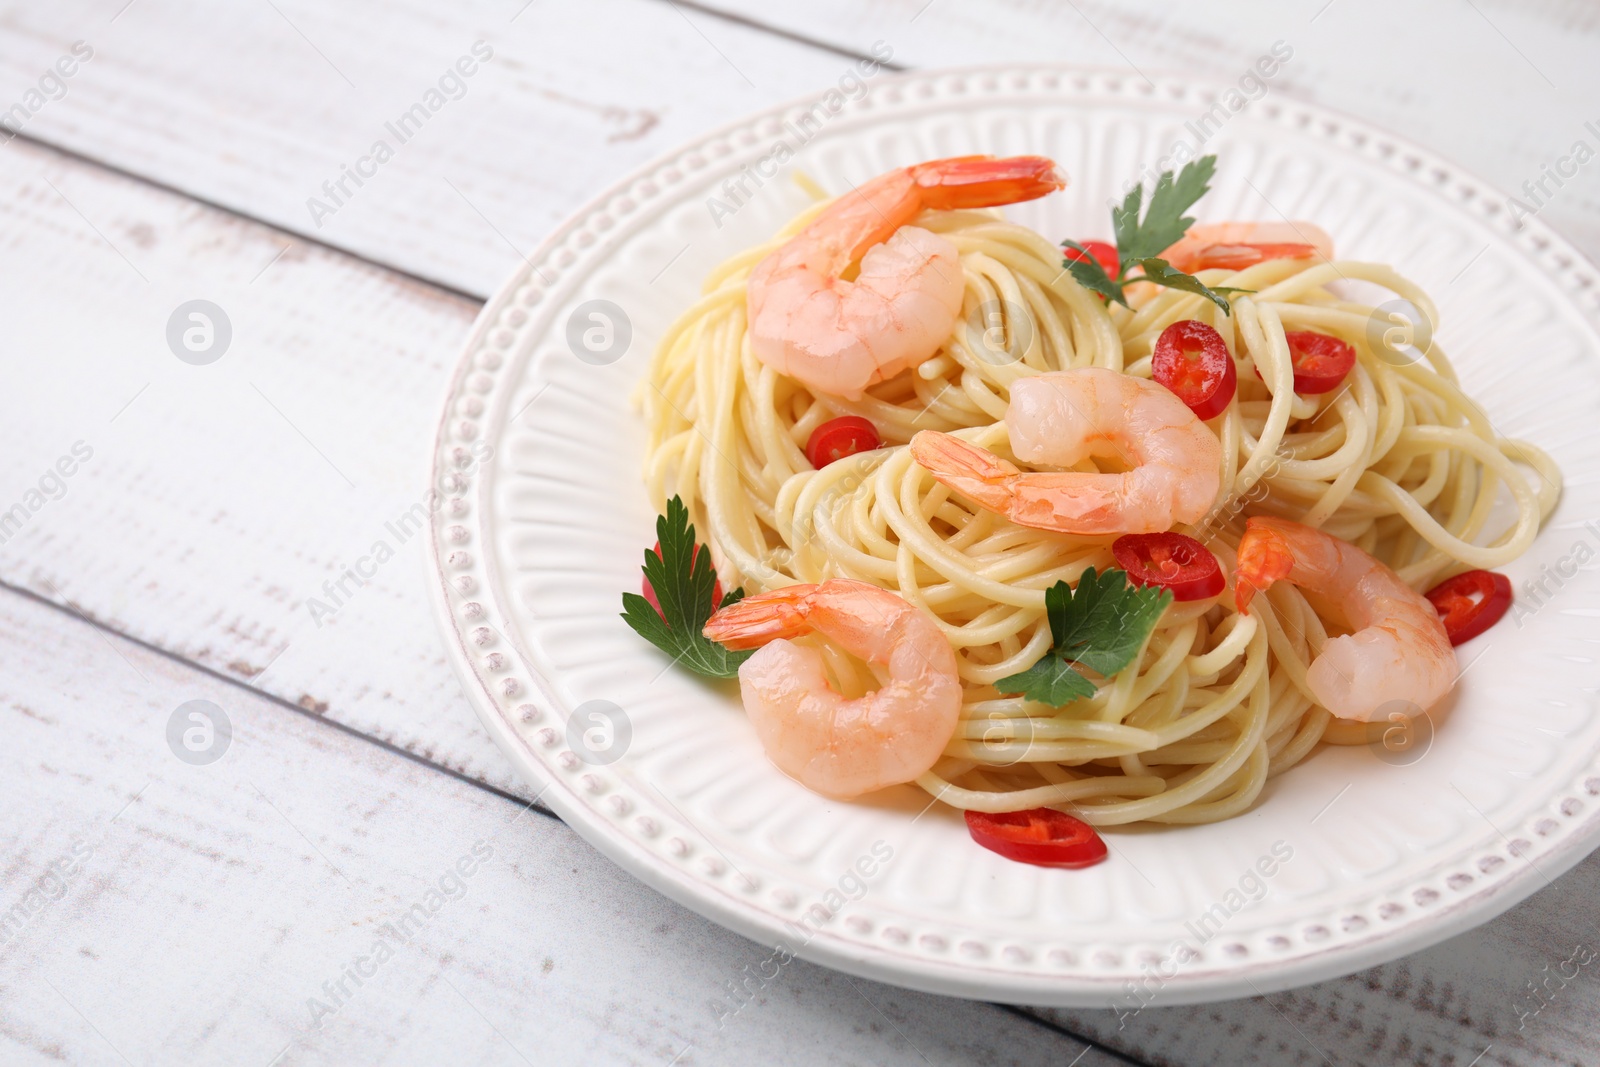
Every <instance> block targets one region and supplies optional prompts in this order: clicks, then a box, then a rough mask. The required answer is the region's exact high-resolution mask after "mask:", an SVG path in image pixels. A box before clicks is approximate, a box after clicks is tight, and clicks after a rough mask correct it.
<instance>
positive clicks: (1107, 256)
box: [1065, 241, 1122, 278]
mask: <svg viewBox="0 0 1600 1067" xmlns="http://www.w3.org/2000/svg"><path fill="white" fill-rule="evenodd" d="M1078 243H1079V244H1080V245H1082V246H1083V248H1084V251H1085V252H1088V253H1089V255H1087V256H1086V255H1084V254H1083V252H1080V251H1078V250H1077V249H1076V248H1072V247H1070V246H1069V247H1067V248H1066V249H1065V252H1066V257H1067V262H1068V263H1076V262H1079V261H1080V260H1081V261H1087V260H1088V259H1089V258H1091V257H1093V259H1094V261H1095V262H1096V263H1099V264H1100V266H1101V267H1103V268H1104V269H1105V272H1106V273H1107V274H1109V275H1111V276H1112V277H1113V278H1115V277H1116V276H1117V271H1118V270H1119V269H1120V268H1121V267H1122V261H1121V260H1120V259H1119V258H1118V256H1117V246H1116V245H1113V244H1107V243H1106V242H1104V241H1079V242H1078Z"/></svg>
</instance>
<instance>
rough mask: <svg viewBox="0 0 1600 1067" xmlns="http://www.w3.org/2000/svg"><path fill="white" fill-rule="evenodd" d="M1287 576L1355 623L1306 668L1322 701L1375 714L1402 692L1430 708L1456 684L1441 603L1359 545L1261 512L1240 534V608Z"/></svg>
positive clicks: (1353, 713)
mask: <svg viewBox="0 0 1600 1067" xmlns="http://www.w3.org/2000/svg"><path fill="white" fill-rule="evenodd" d="M1279 579H1282V580H1284V581H1287V582H1290V583H1292V584H1294V585H1297V586H1299V587H1300V588H1302V589H1305V590H1308V591H1309V592H1312V593H1314V594H1317V595H1319V596H1322V597H1325V598H1326V599H1327V600H1328V601H1329V602H1330V603H1331V604H1333V605H1334V606H1335V607H1336V608H1337V609H1338V610H1340V611H1342V612H1343V613H1344V616H1345V620H1344V621H1345V622H1347V623H1349V624H1350V627H1351V629H1352V630H1353V632H1352V633H1350V634H1347V635H1345V636H1343V637H1335V638H1333V639H1331V640H1329V641H1328V642H1326V643H1325V644H1324V645H1323V646H1322V652H1321V653H1320V654H1319V655H1318V656H1317V658H1316V659H1315V660H1313V661H1312V663H1311V667H1310V669H1309V670H1307V671H1306V683H1307V685H1309V686H1310V688H1311V693H1312V695H1313V696H1315V697H1316V698H1317V703H1319V704H1321V705H1322V706H1323V707H1325V708H1327V709H1328V710H1329V711H1330V712H1332V713H1333V714H1334V715H1337V716H1338V717H1339V718H1341V719H1359V720H1361V721H1362V722H1371V721H1373V719H1375V718H1377V717H1378V712H1379V710H1380V709H1381V708H1383V707H1384V706H1385V705H1389V704H1392V703H1393V702H1394V701H1397V700H1403V701H1409V702H1410V703H1412V704H1414V705H1416V706H1417V707H1418V708H1421V709H1423V710H1426V709H1427V708H1429V707H1431V706H1432V705H1433V704H1434V703H1435V702H1437V701H1438V700H1439V698H1440V697H1442V696H1444V695H1445V694H1446V693H1448V692H1449V691H1450V687H1451V686H1452V685H1454V684H1455V679H1456V654H1455V650H1454V649H1452V648H1451V647H1450V638H1449V637H1448V636H1446V635H1445V630H1444V624H1443V623H1442V622H1440V621H1439V616H1438V613H1437V612H1435V611H1434V610H1433V605H1432V604H1430V603H1428V601H1427V598H1426V597H1424V596H1422V594H1420V593H1418V592H1417V591H1416V590H1414V589H1412V588H1411V587H1410V586H1409V585H1407V584H1406V583H1405V582H1403V581H1401V580H1400V576H1399V575H1398V574H1396V573H1395V572H1394V571H1392V570H1390V569H1389V568H1388V567H1386V566H1384V565H1383V564H1382V563H1380V562H1378V561H1377V560H1375V559H1373V558H1372V557H1371V556H1369V555H1367V554H1366V553H1365V552H1363V551H1361V549H1359V548H1357V547H1356V546H1355V545H1352V544H1350V543H1349V542H1347V541H1341V540H1339V539H1338V538H1337V537H1330V536H1329V535H1327V534H1325V533H1323V532H1322V531H1321V530H1313V529H1312V528H1311V527H1309V526H1302V525H1301V524H1300V523H1298V522H1290V521H1289V520H1288V519H1274V518H1267V517H1262V516H1256V517H1253V518H1251V519H1250V520H1249V521H1248V522H1247V523H1246V524H1245V532H1244V537H1243V538H1242V539H1241V540H1240V541H1239V565H1238V570H1237V572H1236V584H1235V586H1234V603H1235V604H1236V605H1237V606H1238V608H1239V611H1240V612H1241V613H1244V612H1245V611H1246V609H1247V608H1248V606H1249V604H1250V600H1251V598H1252V597H1254V596H1255V594H1256V591H1257V590H1259V589H1266V588H1268V587H1269V586H1271V585H1272V583H1273V582H1275V581H1278V580H1279Z"/></svg>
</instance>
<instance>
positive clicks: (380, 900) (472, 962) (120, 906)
mask: <svg viewBox="0 0 1600 1067" xmlns="http://www.w3.org/2000/svg"><path fill="white" fill-rule="evenodd" d="M108 661H109V662H108ZM191 700H207V701H211V702H213V703H214V704H215V705H217V706H218V707H220V708H221V709H222V710H223V713H224V714H225V715H226V716H227V717H228V719H229V720H230V722H231V724H232V730H233V732H232V738H231V742H230V743H229V744H228V746H227V747H226V749H225V750H223V753H222V755H221V758H220V759H219V760H217V761H215V762H212V763H209V764H206V765H191V764H188V763H185V762H182V761H180V760H178V759H177V758H175V756H174V754H173V751H172V750H170V749H169V747H168V741H167V736H166V730H167V722H168V719H169V717H170V716H171V715H172V714H173V712H174V711H175V709H177V708H178V707H179V705H181V704H183V703H185V702H188V701H191ZM0 728H3V730H4V732H5V735H6V737H7V739H8V744H6V745H5V746H3V748H0V841H3V843H4V855H5V861H4V867H3V871H4V877H3V881H0V884H3V891H4V898H3V899H0V908H3V909H6V911H5V912H4V913H0V914H4V915H10V914H12V912H11V909H14V908H20V909H21V913H22V915H23V916H24V917H25V918H24V919H23V920H21V921H18V922H15V923H12V922H8V923H7V925H6V926H5V928H4V933H3V935H0V939H3V941H4V944H3V947H0V1061H3V1062H5V1063H8V1064H21V1063H36V1062H61V1061H65V1062H68V1063H75V1064H100V1063H122V1062H124V1061H126V1062H128V1063H141V1064H142V1063H184V1064H212V1063H215V1064H262V1065H265V1064H268V1063H275V1064H278V1065H279V1067H290V1065H301V1064H324V1063H326V1064H349V1063H368V1064H398V1063H408V1064H409V1063H444V1062H454V1063H519V1062H523V1063H629V1064H656V1065H659V1064H664V1063H667V1062H669V1061H672V1062H676V1063H679V1064H685V1065H687V1064H697V1063H702V1064H703V1063H735V1062H738V1063H775V1064H779V1063H781V1064H809V1063H817V1062H828V1063H846V1064H868V1063H875V1064H907V1065H909V1064H925V1063H935V1064H952V1065H954V1064H968V1063H979V1062H981V1063H996V1064H1013V1065H1033V1064H1039V1065H1045V1064H1050V1065H1057V1067H1059V1065H1061V1064H1065V1063H1068V1062H1073V1057H1074V1056H1078V1055H1079V1054H1080V1053H1084V1051H1085V1046H1084V1044H1083V1043H1082V1042H1080V1041H1075V1040H1073V1039H1071V1038H1070V1037H1067V1036H1064V1035H1062V1034H1060V1033H1058V1032H1056V1031H1053V1030H1051V1029H1049V1028H1047V1027H1045V1026H1044V1025H1041V1024H1039V1023H1037V1022H1032V1021H1028V1020H1026V1019H1024V1018H1021V1017H1019V1016H1017V1015H1015V1014H1012V1013H1009V1012H1005V1011H1002V1010H1001V1009H998V1008H994V1007H990V1006H988V1005H983V1004H974V1003H969V1002H964V1001H955V1000H948V999H945V998H940V997H933V996H928V995H924V994H919V993H911V992H907V991H904V990H899V989H893V988H890V987H887V986H883V985H879V984H877V983H874V982H868V981H863V980H859V979H851V978H846V977H845V976H843V975H839V974H836V973H833V972H831V971H828V970H826V969H823V968H820V967H814V966H812V965H810V964H807V963H803V962H800V961H793V962H790V963H788V964H787V965H785V966H782V967H779V966H778V965H777V964H773V965H772V966H771V967H769V968H766V969H765V970H762V969H761V968H760V964H761V963H762V961H764V960H766V959H767V957H768V956H769V955H770V950H768V949H765V948H763V947H761V946H759V945H756V944H754V943H752V942H749V941H746V940H744V939H743V938H741V937H738V936H736V935H734V934H731V933H728V932H726V931H724V930H722V929H720V928H718V927H716V926H714V925H712V924H711V923H709V922H707V921H706V920H704V919H701V918H700V917H699V916H696V915H694V914H692V913H690V912H688V911H686V910H684V909H683V908H680V907H678V906H677V905H675V904H672V903H670V902H669V901H667V900H666V899H665V898H664V897H661V896H659V895H657V894H656V893H654V892H653V891H651V890H649V889H646V888H645V887H644V886H643V885H641V884H639V883H638V882H636V881H634V880H633V879H632V878H630V877H628V876H627V875H625V874H623V873H622V872H621V871H620V870H618V869H617V868H616V867H614V866H613V865H612V864H611V863H609V862H607V861H606V860H605V859H604V858H602V857H601V856H600V855H599V854H598V853H596V852H594V851H593V850H592V849H590V848H589V846H588V845H586V844H585V843H584V842H583V841H582V840H580V839H579V838H578V837H577V836H576V835H574V834H573V833H572V832H571V831H570V830H568V829H567V828H566V827H565V826H564V825H563V824H562V823H560V822H559V821H558V820H556V819H554V818H551V817H548V816H545V815H542V814H539V813H537V812H536V811H529V810H528V809H527V808H526V806H525V805H523V804H520V803H515V802H512V801H510V800H508V799H505V798H502V797H497V796H495V795H493V794H491V793H488V792H486V791H484V790H482V789H479V788H476V787H474V786H472V785H470V784H468V783H465V782H461V781H459V780H456V779H454V778H451V777H449V776H446V775H443V774H440V773H439V772H437V771H435V770H433V769H430V768H428V767H425V766H423V765H420V764H419V763H417V762H415V761H413V760H410V759H407V758H405V757H402V756H400V755H397V754H395V753H392V752H388V751H385V750H384V749H381V748H378V747H376V746H374V745H371V744H368V743H366V742H364V741H362V740H360V739H359V738H355V737H351V736H348V735H346V734H343V733H340V732H338V731H334V730H330V729H328V728H327V727H325V726H323V725H321V724H319V723H318V722H316V721H314V720H312V719H309V718H307V717H305V716H303V715H298V714H296V713H294V712H292V711H289V710H287V709H285V708H282V707H279V706H277V705H275V704H273V703H270V702H268V701H265V700H262V699H260V698H257V697H253V696H251V695H249V694H247V693H245V692H244V691H242V690H240V689H239V688H238V687H235V686H230V685H227V684H224V683H222V682H219V681H216V680H214V679H209V678H206V677H205V676H203V675H200V674H198V673H197V672H195V671H194V670H192V669H190V668H188V667H185V666H183V665H181V664H177V663H174V662H173V661H171V660H170V659H168V658H166V657H163V656H160V655H157V654H154V653H151V652H149V651H147V650H145V649H142V648H139V647H138V646H136V645H134V644H132V643H130V642H127V641H124V640H122V639H121V638H117V637H108V636H107V635H106V634H104V633H103V632H99V631H97V630H96V629H94V628H92V627H91V626H89V625H88V624H86V623H83V622H80V621H78V620H75V619H72V618H70V617H69V616H67V615H65V614H63V613H62V612H59V611H57V610H55V609H53V608H50V607H47V606H45V605H43V604H40V603H38V602H35V601H32V600H30V599H26V598H23V597H20V596H17V595H15V594H5V595H3V596H0ZM463 857H468V858H469V862H468V863H467V864H466V865H465V867H463V866H462V865H461V864H462V859H463ZM58 861H61V865H60V866H57V864H58ZM463 871H466V872H468V873H463ZM417 904H421V905H422V909H421V911H420V912H418V911H416V910H414V909H413V905H417ZM419 915H421V916H422V917H421V918H419V917H418V916H419ZM379 943H382V944H384V945H387V946H389V947H390V952H391V955H389V956H385V955H384V953H382V952H380V951H379V950H377V949H375V948H374V946H375V945H377V944H379ZM380 957H382V958H381V959H380ZM363 961H365V962H363ZM746 967H750V968H752V972H753V973H760V974H763V975H765V974H769V973H770V974H771V975H772V977H770V978H769V979H765V980H764V981H761V982H759V983H752V985H751V986H750V988H751V989H752V990H755V989H757V988H758V986H759V991H758V992H754V993H752V994H749V995H747V998H748V999H747V1002H746V1003H745V1004H744V1006H743V1008H742V1010H737V1011H735V1010H734V1007H733V1006H734V1005H735V1004H736V1003H739V1002H738V1001H735V1000H734V999H733V994H732V993H731V992H730V991H729V989H730V987H731V986H737V985H738V984H739V983H741V982H743V981H746V980H747V978H746V974H745V969H746ZM349 971H355V972H356V975H357V977H356V978H351V977H350V976H349V973H348V972H349ZM362 972H365V976H364V978H363V977H362ZM358 978H359V979H361V980H360V981H359V982H358V981H357V979H358ZM324 983H327V985H326V986H325V985H324ZM341 983H342V988H341ZM313 1000H314V1001H316V1002H317V1003H315V1004H313V1003H312V1001H313ZM324 1008H325V1009H331V1010H328V1011H323V1010H320V1009H324ZM724 1015H726V1016H727V1017H726V1018H724V1017H723V1016H724ZM313 1017H315V1019H316V1023H317V1024H318V1025H313ZM675 1056H676V1057H677V1059H676V1060H675V1061H674V1057H675ZM274 1057H278V1058H276V1059H275V1058H274ZM1076 1062H1077V1063H1079V1064H1080V1065H1087V1067H1107V1065H1110V1064H1114V1063H1117V1062H1120V1061H1119V1060H1117V1059H1116V1058H1114V1057H1111V1056H1107V1055H1104V1054H1101V1053H1098V1052H1095V1051H1092V1050H1091V1051H1089V1052H1087V1053H1086V1054H1085V1055H1083V1058H1082V1059H1080V1060H1077V1061H1076Z"/></svg>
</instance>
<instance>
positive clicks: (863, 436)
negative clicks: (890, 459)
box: [806, 415, 883, 470]
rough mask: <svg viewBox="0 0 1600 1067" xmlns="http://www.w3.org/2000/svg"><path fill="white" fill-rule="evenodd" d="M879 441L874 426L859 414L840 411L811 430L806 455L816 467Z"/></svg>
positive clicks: (864, 448) (869, 450) (820, 467)
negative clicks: (841, 412)
mask: <svg viewBox="0 0 1600 1067" xmlns="http://www.w3.org/2000/svg"><path fill="white" fill-rule="evenodd" d="M881 444H883V440H882V438H880V437H879V436H878V428H877V427H876V426H874V425H872V423H871V422H869V421H868V420H866V419H863V418H862V417H861V416H860V415H840V416H839V417H838V418H837V419H829V420H828V421H827V422H825V423H823V424H822V425H821V426H818V427H817V428H816V429H815V430H812V431H811V438H810V439H809V440H808V441H806V459H808V460H810V461H811V465H812V466H813V467H815V468H817V470H821V469H822V468H823V467H826V466H827V465H828V464H830V463H832V462H834V461H835V460H840V459H844V458H845V457H846V456H853V455H855V454H856V453H857V452H871V451H872V450H873V449H875V448H877V447H878V446H880V445H881Z"/></svg>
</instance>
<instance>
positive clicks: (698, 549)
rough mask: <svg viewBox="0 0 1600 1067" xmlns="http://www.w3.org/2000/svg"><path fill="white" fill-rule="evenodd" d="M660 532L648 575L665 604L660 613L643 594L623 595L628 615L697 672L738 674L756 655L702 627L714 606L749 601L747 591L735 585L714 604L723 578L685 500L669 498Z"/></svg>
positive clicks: (648, 553) (647, 560) (648, 556)
mask: <svg viewBox="0 0 1600 1067" xmlns="http://www.w3.org/2000/svg"><path fill="white" fill-rule="evenodd" d="M656 536H657V537H658V538H659V539H660V541H661V554H660V555H659V556H658V555H656V553H655V552H654V551H653V550H651V549H646V550H645V553H644V577H645V581H647V582H649V583H650V588H651V589H652V590H653V591H654V592H655V594H656V599H657V600H659V601H660V602H661V611H660V612H659V613H658V612H657V611H656V609H655V608H653V607H651V605H650V601H648V600H646V599H645V598H644V597H642V596H640V595H639V594H638V593H623V594H622V606H623V609H624V610H623V612H622V618H623V619H624V621H626V622H627V624H628V625H629V626H631V627H633V629H634V630H635V632H637V633H638V634H639V636H641V637H643V638H644V639H645V640H646V641H649V642H650V643H651V644H652V645H655V646H656V647H657V648H659V649H661V651H663V652H665V653H667V654H668V655H670V656H671V657H672V658H673V661H674V662H677V663H682V664H683V665H684V666H685V667H688V668H689V669H690V670H691V671H694V672H695V673H696V674H705V675H710V676H711V677H713V678H732V677H734V676H735V675H737V674H738V673H739V664H741V663H743V662H744V661H745V660H747V659H749V658H750V656H751V655H752V654H753V653H752V652H751V651H744V652H730V651H729V650H728V649H726V648H723V647H722V646H721V645H719V644H717V643H716V642H715V641H713V640H711V639H710V638H709V637H706V636H705V635H704V634H702V633H701V632H700V631H701V629H702V628H703V627H704V626H705V624H706V620H707V619H709V618H710V617H711V612H712V609H713V608H725V607H727V606H728V605H729V604H736V603H738V602H739V601H740V600H742V599H744V590H743V589H735V590H734V591H733V592H731V593H728V594H727V595H726V596H724V597H723V598H722V603H720V604H713V603H711V594H712V591H713V589H714V587H715V584H716V580H717V575H716V571H715V570H714V569H713V568H712V566H711V549H709V548H707V547H706V546H705V545H699V546H696V545H695V543H694V527H693V526H691V525H690V524H689V509H688V508H686V507H684V506H683V501H682V500H681V499H680V498H678V497H676V496H675V497H673V498H672V499H671V500H669V501H667V513H666V514H665V515H662V516H660V517H659V518H657V519H656Z"/></svg>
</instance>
